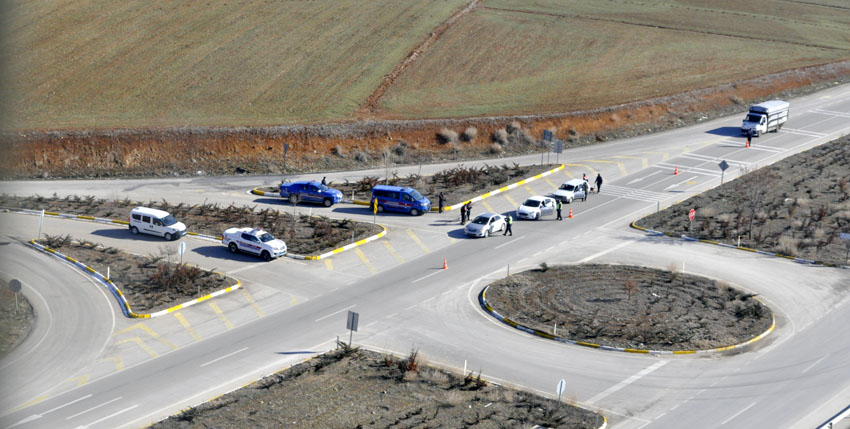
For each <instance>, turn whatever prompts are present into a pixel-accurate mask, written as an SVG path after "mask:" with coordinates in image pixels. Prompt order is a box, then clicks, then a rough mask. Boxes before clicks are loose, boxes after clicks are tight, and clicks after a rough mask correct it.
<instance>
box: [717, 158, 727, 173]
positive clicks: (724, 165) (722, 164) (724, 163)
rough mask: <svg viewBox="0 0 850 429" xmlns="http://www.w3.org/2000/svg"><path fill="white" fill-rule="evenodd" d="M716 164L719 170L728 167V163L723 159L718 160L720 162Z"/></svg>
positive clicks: (724, 169)
mask: <svg viewBox="0 0 850 429" xmlns="http://www.w3.org/2000/svg"><path fill="white" fill-rule="evenodd" d="M717 165H718V166H719V167H720V171H726V169H727V168H729V163H727V162H726V160H725V159H724V160H723V161H720V164H717Z"/></svg>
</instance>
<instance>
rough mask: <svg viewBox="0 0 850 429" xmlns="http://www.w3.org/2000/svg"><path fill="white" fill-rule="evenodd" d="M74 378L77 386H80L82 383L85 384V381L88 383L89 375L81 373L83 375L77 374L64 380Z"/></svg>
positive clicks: (72, 379)
mask: <svg viewBox="0 0 850 429" xmlns="http://www.w3.org/2000/svg"><path fill="white" fill-rule="evenodd" d="M74 380H76V381H77V387H80V386H82V385H84V384H86V383H88V382H89V375H88V374H83V375H79V376H77V377H71V378H69V379H68V380H66V381H74Z"/></svg>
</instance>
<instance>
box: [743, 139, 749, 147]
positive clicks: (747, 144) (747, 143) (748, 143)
mask: <svg viewBox="0 0 850 429" xmlns="http://www.w3.org/2000/svg"><path fill="white" fill-rule="evenodd" d="M744 147H745V148H747V149H749V148H750V138H749V137H747V145H746V146H744Z"/></svg>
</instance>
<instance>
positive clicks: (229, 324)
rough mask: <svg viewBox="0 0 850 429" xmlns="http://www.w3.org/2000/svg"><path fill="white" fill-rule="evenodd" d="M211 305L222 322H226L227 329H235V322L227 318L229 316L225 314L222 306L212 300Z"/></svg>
mask: <svg viewBox="0 0 850 429" xmlns="http://www.w3.org/2000/svg"><path fill="white" fill-rule="evenodd" d="M210 307H211V308H212V310H213V311H214V312H215V314H216V316H218V318H219V319H221V321H222V323H224V326H225V327H226V328H227V329H233V324H232V323H230V321H229V320H227V316H225V315H224V312H223V311H221V308H219V307H218V304H216V303H214V302H211V303H210Z"/></svg>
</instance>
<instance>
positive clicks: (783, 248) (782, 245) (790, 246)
mask: <svg viewBox="0 0 850 429" xmlns="http://www.w3.org/2000/svg"><path fill="white" fill-rule="evenodd" d="M777 248H778V250H779V252H780V253H784V254H786V255H791V256H797V255H798V254H799V252H798V250H799V248H800V239H799V238H794V237H789V236H787V235H783V236H781V237H779V245H778V246H777Z"/></svg>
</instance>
